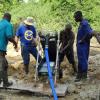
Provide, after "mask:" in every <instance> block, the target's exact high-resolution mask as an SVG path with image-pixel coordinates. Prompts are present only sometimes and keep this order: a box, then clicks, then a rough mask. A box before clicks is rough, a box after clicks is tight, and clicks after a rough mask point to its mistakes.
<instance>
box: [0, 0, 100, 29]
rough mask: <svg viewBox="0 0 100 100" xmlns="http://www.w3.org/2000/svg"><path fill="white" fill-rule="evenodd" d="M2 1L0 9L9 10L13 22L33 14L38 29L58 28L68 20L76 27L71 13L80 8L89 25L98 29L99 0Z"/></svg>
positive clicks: (99, 19) (99, 16)
mask: <svg viewBox="0 0 100 100" xmlns="http://www.w3.org/2000/svg"><path fill="white" fill-rule="evenodd" d="M2 1H3V2H2V3H0V11H1V12H4V11H6V10H11V14H12V20H13V22H14V23H18V22H19V18H26V17H27V16H33V17H34V20H35V21H36V24H37V28H38V29H40V30H41V29H46V30H60V29H62V28H63V27H64V25H65V24H66V23H69V22H70V23H72V24H73V26H75V27H76V26H77V23H75V21H74V18H73V14H74V12H75V11H77V10H81V11H82V12H83V15H84V17H86V18H87V19H88V20H89V22H90V23H91V26H92V27H93V28H95V29H98V30H100V29H99V23H100V10H99V9H100V0H93V1H91V0H39V2H35V1H36V0H29V2H28V3H23V2H21V3H20V2H18V1H20V0H10V2H8V1H7V0H5V1H4V0H2Z"/></svg>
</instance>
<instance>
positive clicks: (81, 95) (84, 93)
mask: <svg viewBox="0 0 100 100" xmlns="http://www.w3.org/2000/svg"><path fill="white" fill-rule="evenodd" d="M80 98H81V100H86V99H87V98H88V94H87V92H86V91H84V92H80Z"/></svg>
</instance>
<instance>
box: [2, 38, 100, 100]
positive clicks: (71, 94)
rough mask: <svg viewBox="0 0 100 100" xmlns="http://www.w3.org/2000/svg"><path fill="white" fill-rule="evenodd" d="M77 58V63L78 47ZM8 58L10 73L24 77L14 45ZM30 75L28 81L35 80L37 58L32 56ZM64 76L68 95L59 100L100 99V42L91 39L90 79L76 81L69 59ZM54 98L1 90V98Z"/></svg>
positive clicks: (41, 99) (28, 99)
mask: <svg viewBox="0 0 100 100" xmlns="http://www.w3.org/2000/svg"><path fill="white" fill-rule="evenodd" d="M74 51H75V60H76V63H77V56H76V48H74ZM7 60H8V62H9V75H13V76H15V75H16V76H17V78H19V79H24V78H25V77H24V74H23V73H24V71H23V63H22V58H21V56H20V50H19V52H17V53H16V52H15V51H14V49H13V46H12V45H11V44H9V46H8V53H7ZM30 62H31V63H30V75H29V79H28V82H34V72H35V71H34V70H35V69H34V68H33V66H34V65H35V60H34V58H33V57H32V56H31V61H30ZM62 69H63V71H64V76H63V78H62V79H61V80H60V82H62V83H68V92H67V95H66V96H65V97H63V98H61V97H59V100H100V44H98V43H97V42H96V40H95V39H92V41H91V48H90V57H89V70H88V79H87V80H83V81H81V82H78V83H75V82H74V79H75V76H73V75H72V67H71V65H70V64H69V63H68V61H67V59H66V58H65V59H64V62H62ZM18 99H19V100H53V98H52V97H47V96H42V95H40V94H38V95H37V94H32V93H28V92H22V91H10V90H0V100H18Z"/></svg>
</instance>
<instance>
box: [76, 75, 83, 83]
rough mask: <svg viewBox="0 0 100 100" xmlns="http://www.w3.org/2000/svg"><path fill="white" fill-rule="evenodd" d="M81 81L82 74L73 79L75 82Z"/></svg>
mask: <svg viewBox="0 0 100 100" xmlns="http://www.w3.org/2000/svg"><path fill="white" fill-rule="evenodd" d="M81 79H82V73H78V74H77V76H76V79H75V82H79V81H81Z"/></svg>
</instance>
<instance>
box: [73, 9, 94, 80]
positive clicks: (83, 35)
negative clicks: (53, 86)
mask: <svg viewBox="0 0 100 100" xmlns="http://www.w3.org/2000/svg"><path fill="white" fill-rule="evenodd" d="M74 18H75V21H76V22H80V24H79V27H78V33H77V56H78V74H77V77H76V80H75V81H80V80H81V79H86V78H87V72H88V57H89V49H90V39H91V38H92V35H93V30H92V29H91V27H90V25H89V23H88V21H87V20H86V19H84V18H83V15H82V12H81V11H77V12H75V13H74Z"/></svg>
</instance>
